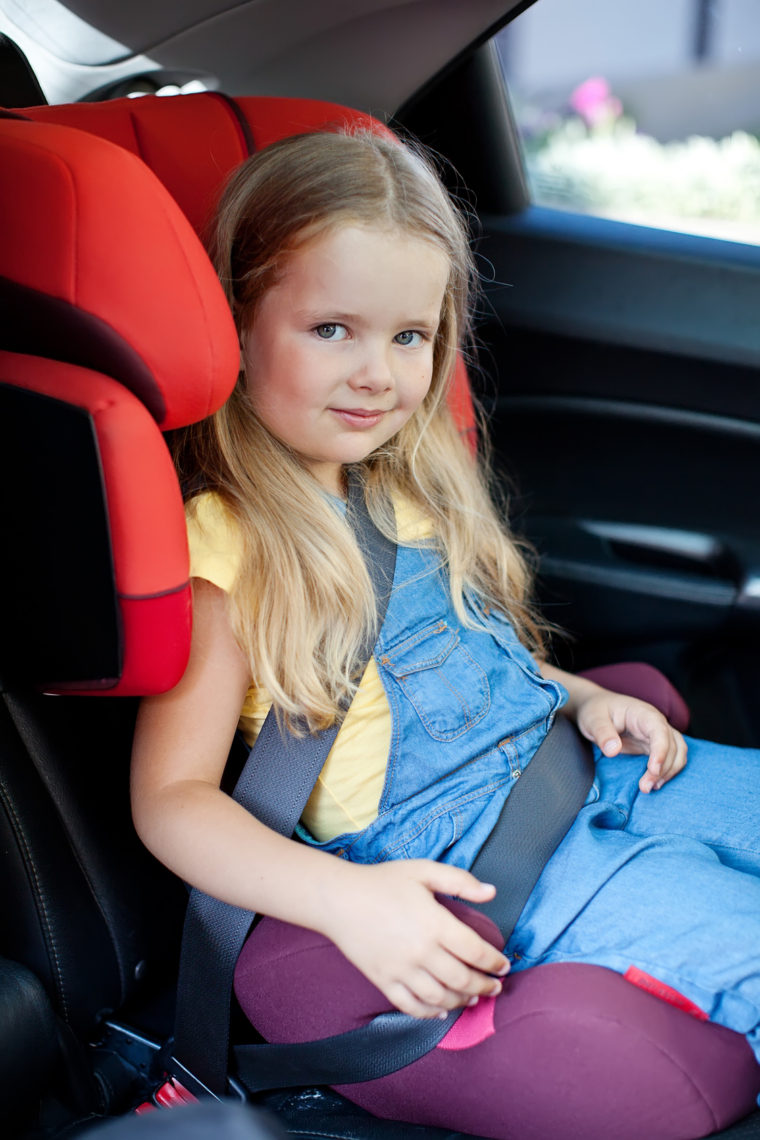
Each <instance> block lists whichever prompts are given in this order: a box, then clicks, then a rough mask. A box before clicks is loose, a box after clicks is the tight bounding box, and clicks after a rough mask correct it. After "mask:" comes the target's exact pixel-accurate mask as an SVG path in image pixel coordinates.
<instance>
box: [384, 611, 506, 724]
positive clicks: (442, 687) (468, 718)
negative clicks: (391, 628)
mask: <svg viewBox="0 0 760 1140" xmlns="http://www.w3.org/2000/svg"><path fill="white" fill-rule="evenodd" d="M380 663H381V664H382V665H383V666H384V667H385V668H386V669H387V670H388V673H389V674H390V675H391V677H392V678H393V680H394V681H395V682H396V684H397V685H398V686H399V688H400V689H401V691H402V693H403V694H404V695H405V696H406V698H407V699H408V700H409V701H410V702H411V704H412V705H413V706H414V708H415V710H416V711H417V715H418V716H419V718H420V720H421V721H422V723H423V725H424V726H425V728H426V730H427V731H428V733H429V734H430V736H432V737H433V739H434V740H455V739H456V738H457V737H458V736H461V735H462V734H463V733H465V732H467V730H468V729H470V728H472V727H473V725H475V724H477V723H478V721H480V720H482V719H483V717H484V716H485V715H486V713H487V712H488V710H489V708H490V706H491V690H490V686H489V684H488V677H487V676H486V674H485V672H484V670H483V669H482V668H481V667H480V665H478V663H477V661H475V660H474V658H473V657H471V656H470V654H469V653H468V651H467V650H466V649H465V648H464V646H463V645H462V644H461V643H460V639H459V634H458V633H457V631H456V630H454V629H451V628H450V626H448V625H447V624H446V622H445V621H437V622H435V623H434V624H433V625H430V626H427V627H426V628H425V629H422V630H420V631H418V632H417V633H414V634H412V635H411V636H410V637H407V638H406V639H405V640H404V641H401V642H399V643H398V644H397V645H394V646H393V647H392V648H388V649H387V650H386V651H385V653H383V655H382V656H381V657H380Z"/></svg>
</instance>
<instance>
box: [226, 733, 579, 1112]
mask: <svg viewBox="0 0 760 1140" xmlns="http://www.w3.org/2000/svg"><path fill="white" fill-rule="evenodd" d="M593 778H594V758H593V754H592V752H591V746H590V745H589V744H588V742H587V741H586V740H584V739H583V737H582V736H581V735H580V733H579V732H578V730H577V729H576V728H575V726H574V725H572V724H571V723H570V721H569V720H567V719H566V718H565V717H564V716H559V717H558V718H557V720H556V721H555V722H554V724H553V725H552V728H551V729H550V730H549V733H548V734H547V736H546V737H545V738H544V740H543V742H542V743H541V745H540V747H539V748H538V749H537V751H536V752H535V754H534V756H533V758H532V759H531V761H530V763H529V764H528V766H527V767H526V768H525V770H524V772H523V773H522V775H521V777H520V779H519V780H518V782H517V784H516V785H515V786H514V788H513V789H512V791H511V792H510V794H509V796H508V797H507V799H506V800H505V803H504V807H503V808H502V810H501V814H500V815H499V818H498V820H497V822H496V825H495V827H494V828H493V830H492V832H491V834H490V836H489V837H488V839H487V840H486V842H485V844H484V846H483V848H482V849H481V851H480V854H479V855H478V856H477V858H476V860H475V862H474V863H473V865H472V868H471V870H472V873H473V874H474V875H475V876H476V877H477V878H479V879H481V881H483V882H488V883H495V884H496V885H497V893H496V896H495V898H494V899H492V900H491V901H490V902H488V903H482V904H472V903H469V904H468V905H469V906H473V909H476V910H481V911H483V912H484V913H486V914H487V915H488V916H489V918H491V919H492V920H493V921H494V922H495V923H496V925H497V926H498V928H499V930H500V931H501V934H502V937H503V938H504V945H506V944H507V942H508V940H509V937H510V935H511V934H512V931H513V930H514V927H515V924H516V923H517V920H518V918H519V917H520V914H521V913H522V910H523V907H524V906H525V903H526V902H527V901H528V897H529V895H530V893H531V891H532V890H533V888H534V886H535V885H536V883H537V882H538V879H539V876H540V875H541V872H542V871H543V869H544V866H545V865H546V863H547V862H548V860H549V858H550V857H551V855H552V853H553V852H554V851H555V850H556V848H557V847H558V846H559V843H560V842H561V840H562V839H563V838H564V836H565V835H566V833H567V831H568V830H569V828H570V826H571V825H572V823H573V821H574V820H575V817H576V816H577V814H578V812H579V811H580V809H581V808H582V807H583V804H584V801H585V799H586V795H587V794H588V790H589V788H590V786H591V782H592V780H593ZM462 1012H463V1011H462V1010H461V1009H456V1010H452V1011H451V1013H450V1014H449V1015H448V1017H446V1018H445V1019H443V1018H441V1019H439V1018H431V1019H424V1020H422V1019H420V1018H416V1017H410V1016H409V1015H408V1014H404V1013H400V1012H390V1013H384V1014H381V1015H380V1016H379V1017H376V1018H374V1020H373V1021H370V1022H369V1023H368V1024H367V1025H363V1026H361V1027H359V1028H358V1029H350V1030H347V1031H346V1032H345V1033H338V1034H335V1036H333V1037H326V1038H322V1039H321V1040H317V1041H307V1042H299V1043H298V1044H288V1045H273V1044H270V1043H265V1044H260V1045H238V1046H236V1047H235V1049H234V1054H235V1059H236V1061H237V1074H238V1076H239V1077H240V1080H241V1081H242V1083H243V1084H244V1085H245V1087H246V1089H248V1091H249V1092H251V1093H257V1092H264V1091H265V1090H270V1089H280V1088H290V1087H292V1086H295V1085H350V1084H354V1083H356V1082H359V1081H372V1080H375V1079H376V1078H377V1077H385V1076H387V1075H388V1074H389V1073H395V1072H396V1071H397V1070H398V1069H403V1068H405V1067H406V1066H407V1065H410V1064H411V1063H412V1062H413V1061H416V1060H418V1059H419V1058H420V1057H424V1055H425V1054H426V1053H429V1052H430V1050H431V1049H433V1048H435V1046H436V1045H437V1044H438V1042H439V1041H441V1040H442V1039H443V1037H445V1035H446V1034H447V1033H448V1031H449V1029H450V1028H451V1027H452V1025H453V1024H454V1022H455V1021H456V1020H457V1018H458V1017H459V1016H460V1014H461V1013H462Z"/></svg>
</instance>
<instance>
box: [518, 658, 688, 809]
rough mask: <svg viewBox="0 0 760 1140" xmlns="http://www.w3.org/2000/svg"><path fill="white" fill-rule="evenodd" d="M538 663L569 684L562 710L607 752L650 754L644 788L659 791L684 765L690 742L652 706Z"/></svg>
mask: <svg viewBox="0 0 760 1140" xmlns="http://www.w3.org/2000/svg"><path fill="white" fill-rule="evenodd" d="M539 667H540V669H541V673H542V674H543V676H544V677H546V678H547V679H548V680H552V681H559V682H560V684H562V685H564V686H565V688H566V689H567V692H568V698H569V699H568V702H567V704H566V705H565V706H564V707H563V709H562V712H563V713H565V715H566V716H568V717H570V719H571V720H574V721H575V723H576V724H577V725H578V728H579V729H580V731H581V732H582V733H583V735H584V736H585V737H586V739H587V740H590V741H592V742H593V743H594V744H597V745H598V746H599V748H601V750H602V752H603V753H604V754H605V756H617V755H618V754H619V753H621V752H622V753H629V754H635V755H640V754H642V753H644V754H647V753H648V755H649V760H648V762H647V767H646V771H645V772H644V775H643V776H642V777H641V779H640V780H639V788H640V789H641V791H642V792H651V791H653V790H655V791H656V790H657V789H659V788H661V787H662V785H663V784H665V783H666V782H667V781H668V780H672V778H673V776H675V775H677V774H678V773H679V772H680V771H681V769H682V768H683V767H684V765H685V764H686V741H685V740H684V738H683V736H682V735H681V733H680V732H678V730H677V729H675V728H673V726H672V725H671V724H669V723H668V721H667V720H666V719H665V717H664V716H663V714H662V713H661V712H660V711H659V709H656V708H655V707H654V705H650V704H648V703H647V702H646V701H640V700H638V699H637V698H636V697H627V696H624V695H623V694H622V693H613V692H611V691H610V690H609V689H603V688H602V687H601V686H600V685H596V684H594V682H593V681H589V680H588V679H587V678H585V677H576V676H574V675H573V674H572V673H565V672H564V670H563V669H557V668H556V667H555V666H554V665H547V663H546V662H544V661H542V662H539Z"/></svg>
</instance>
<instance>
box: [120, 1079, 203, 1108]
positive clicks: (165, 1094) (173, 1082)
mask: <svg viewBox="0 0 760 1140" xmlns="http://www.w3.org/2000/svg"><path fill="white" fill-rule="evenodd" d="M197 1103H198V1097H197V1096H194V1095H193V1093H191V1092H190V1091H189V1090H188V1089H186V1088H185V1086H184V1085H183V1084H181V1083H180V1082H179V1081H178V1080H177V1079H176V1078H175V1077H169V1078H167V1080H165V1081H164V1083H163V1084H162V1085H160V1086H159V1088H157V1089H156V1091H155V1092H154V1093H153V1096H152V1098H151V1099H150V1100H146V1101H144V1102H143V1103H142V1104H139V1105H138V1106H137V1108H136V1109H135V1115H137V1116H143V1115H145V1113H148V1112H155V1111H156V1109H158V1108H179V1107H181V1106H182V1105H183V1104H197Z"/></svg>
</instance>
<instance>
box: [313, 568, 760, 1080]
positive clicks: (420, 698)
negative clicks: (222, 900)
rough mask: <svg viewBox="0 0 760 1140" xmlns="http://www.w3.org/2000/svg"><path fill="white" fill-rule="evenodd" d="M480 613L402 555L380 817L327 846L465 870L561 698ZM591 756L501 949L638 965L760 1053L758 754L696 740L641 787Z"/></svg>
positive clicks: (387, 660)
mask: <svg viewBox="0 0 760 1140" xmlns="http://www.w3.org/2000/svg"><path fill="white" fill-rule="evenodd" d="M471 612H472V614H473V615H474V616H475V617H476V618H477V619H478V620H479V621H480V623H481V625H480V627H479V628H474V629H470V628H466V627H463V626H462V623H461V622H460V621H459V620H458V618H457V615H456V613H455V612H454V609H453V606H452V604H451V600H450V597H449V590H448V581H447V578H446V575H445V573H444V572H443V570H442V568H441V566H440V561H439V558H438V556H437V555H436V554H435V552H434V551H432V550H427V549H417V548H409V547H403V546H400V547H399V550H398V559H397V563H396V575H395V579H394V590H393V594H392V596H391V601H390V604H389V607H388V613H387V616H386V619H385V622H384V625H383V629H382V631H381V634H380V637H379V639H378V642H377V645H376V649H375V657H376V661H377V665H378V669H379V672H380V676H381V678H382V681H383V685H384V687H385V690H386V693H387V696H388V700H389V703H390V708H391V714H392V723H393V731H392V738H391V747H390V752H389V757H388V768H387V772H386V778H385V785H384V789H383V793H382V796H381V799H380V805H379V813H378V817H377V819H376V820H375V821H374V822H373V823H372V824H370V825H369V826H368V827H367V828H365V829H364V830H363V831H360V832H358V833H354V834H346V835H341V836H337V837H336V838H335V839H333V840H331V841H329V842H327V843H324V844H317V846H321V847H322V848H324V849H326V850H329V851H332V852H334V853H336V854H338V855H340V856H342V857H343V858H346V859H351V860H354V861H357V862H364V863H372V862H381V861H383V860H386V859H402V858H429V859H436V860H440V861H444V862H449V863H453V864H456V865H457V866H461V867H470V866H471V865H472V863H473V861H474V859H475V857H476V855H477V853H478V851H479V850H480V848H481V846H482V845H483V843H484V842H485V840H486V838H487V836H488V835H489V833H490V831H491V829H492V827H493V825H494V823H495V821H496V819H497V817H498V815H499V812H500V810H501V807H502V805H503V803H504V801H505V800H506V798H507V796H508V795H509V793H510V791H511V790H512V788H513V787H514V785H515V781H516V780H517V779H518V778H519V775H520V773H521V772H522V771H523V770H524V769H525V767H526V765H527V764H529V763H530V760H531V757H532V756H533V754H534V753H535V751H536V749H537V748H538V746H539V744H540V743H541V741H542V740H543V738H544V736H545V735H546V733H547V731H548V729H549V727H550V726H551V723H552V721H553V719H554V716H555V715H556V713H557V710H558V709H559V708H560V707H561V705H562V704H563V702H564V700H565V699H566V695H567V694H566V692H565V690H564V689H563V688H562V686H561V685H558V684H556V683H554V682H551V681H546V680H544V679H543V678H542V677H541V676H540V674H539V672H538V669H537V667H536V665H535V663H534V662H533V660H532V658H531V657H530V654H529V653H528V652H527V651H526V650H525V649H524V647H523V646H522V645H521V644H520V642H519V641H518V639H517V637H516V635H515V633H514V630H513V629H512V627H511V625H510V623H509V622H508V621H507V620H506V619H505V618H503V617H501V616H500V615H497V614H494V613H486V612H484V611H483V610H482V609H481V608H480V607H479V606H478V604H477V602H472V603H471ZM595 751H596V764H597V775H596V779H595V781H594V784H593V785H592V788H591V790H590V792H589V795H588V797H587V800H586V804H585V805H584V807H583V808H582V809H581V811H580V813H579V815H578V817H577V819H576V821H575V823H574V824H573V826H572V827H571V829H570V831H569V832H568V834H567V836H566V837H565V839H564V840H563V841H562V843H561V844H560V846H559V847H558V849H557V850H556V852H555V853H554V855H553V856H552V858H551V859H550V860H549V862H548V863H547V865H546V867H545V868H544V871H543V873H542V875H541V878H540V879H539V882H538V884H537V886H536V887H535V889H534V891H533V893H532V895H531V897H530V899H529V901H528V903H527V905H526V906H525V908H524V910H523V913H522V915H521V917H520V919H519V921H518V923H517V926H516V928H515V930H514V933H513V935H512V937H511V938H510V941H509V943H508V945H507V947H506V950H507V953H508V954H509V956H510V958H511V960H512V964H513V970H522V969H525V968H527V967H529V966H534V965H538V964H542V963H549V962H579V963H587V964H592V965H599V966H606V967H608V968H610V969H612V970H615V971H616V972H618V973H625V972H626V970H627V969H628V968H629V967H630V966H635V967H637V968H638V969H639V970H643V971H644V972H645V973H648V974H650V975H651V976H652V977H653V978H655V979H657V980H658V981H659V982H662V983H664V984H665V985H666V986H670V987H672V988H673V989H675V990H677V991H678V992H679V993H680V994H682V995H683V996H684V997H686V998H687V999H688V1000H689V1001H691V1002H693V1003H694V1004H695V1005H697V1006H698V1007H699V1008H700V1009H701V1010H702V1011H704V1012H705V1013H706V1014H707V1015H708V1016H709V1018H710V1019H711V1020H713V1021H715V1022H717V1023H719V1024H721V1025H724V1026H727V1027H728V1028H730V1029H734V1030H736V1031H738V1032H740V1033H744V1034H746V1035H747V1038H748V1040H749V1042H750V1045H751V1046H752V1048H753V1050H754V1051H755V1055H756V1056H757V1057H758V1059H759V1060H760V1029H758V1026H759V1025H760V751H756V750H750V749H738V748H731V747H728V746H724V745H718V744H710V743H708V742H706V741H701V740H693V739H691V740H689V762H688V764H687V766H686V769H685V770H684V771H683V772H681V773H680V774H679V775H678V776H677V777H676V778H675V779H673V780H672V781H670V782H669V783H667V784H666V785H665V786H664V787H663V788H662V789H661V790H660V791H657V792H652V793H650V794H648V795H644V794H642V793H640V792H639V789H638V781H639V778H640V777H641V775H642V773H643V771H644V769H645V767H646V758H645V757H643V756H621V757H617V758H613V759H610V758H608V757H605V756H603V755H602V753H601V752H600V751H599V750H598V749H596V750H595ZM312 842H313V841H312Z"/></svg>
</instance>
